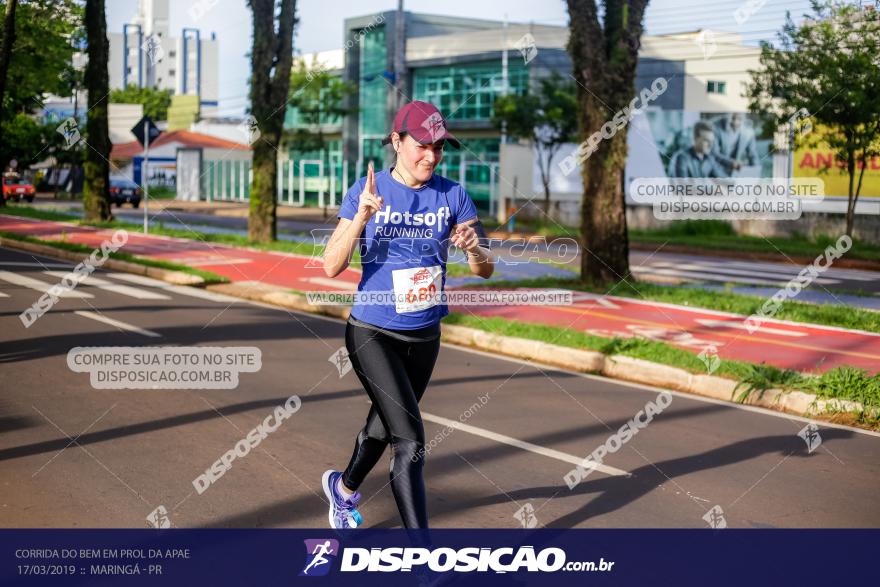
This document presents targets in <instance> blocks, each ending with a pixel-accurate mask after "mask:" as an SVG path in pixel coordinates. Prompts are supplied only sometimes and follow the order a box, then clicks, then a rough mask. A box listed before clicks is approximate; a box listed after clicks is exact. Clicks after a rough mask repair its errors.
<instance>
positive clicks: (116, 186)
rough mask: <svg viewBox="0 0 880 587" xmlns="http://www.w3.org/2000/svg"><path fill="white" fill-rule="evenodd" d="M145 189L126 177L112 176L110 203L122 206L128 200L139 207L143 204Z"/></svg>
mask: <svg viewBox="0 0 880 587" xmlns="http://www.w3.org/2000/svg"><path fill="white" fill-rule="evenodd" d="M141 197H143V190H141V188H140V186H139V185H138V184H136V183H135V182H133V181H131V180H130V179H127V178H125V177H111V178H110V203H111V204H116V205H117V206H122V205H123V204H125V203H126V202H128V203H129V204H131V205H132V206H134V207H135V208H137V207H138V206H140V205H141Z"/></svg>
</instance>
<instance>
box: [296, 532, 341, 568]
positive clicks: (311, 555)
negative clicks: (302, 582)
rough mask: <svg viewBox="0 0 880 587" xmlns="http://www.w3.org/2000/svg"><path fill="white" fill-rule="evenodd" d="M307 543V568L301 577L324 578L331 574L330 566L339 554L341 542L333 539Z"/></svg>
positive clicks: (319, 539) (315, 539)
mask: <svg viewBox="0 0 880 587" xmlns="http://www.w3.org/2000/svg"><path fill="white" fill-rule="evenodd" d="M304 542H305V543H306V566H305V567H304V568H303V570H302V572H301V573H300V574H299V576H300V577H322V576H324V575H326V574H327V573H329V572H330V566H331V563H332V562H333V560H334V559H335V558H336V555H338V554H339V541H338V540H333V539H332V538H311V539H306V540H304Z"/></svg>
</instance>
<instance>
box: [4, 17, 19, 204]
mask: <svg viewBox="0 0 880 587" xmlns="http://www.w3.org/2000/svg"><path fill="white" fill-rule="evenodd" d="M17 6H18V0H8V1H7V2H6V17H5V19H4V21H3V46H2V47H0V110H2V106H3V97H4V96H5V95H6V74H7V73H8V72H9V60H10V59H11V57H12V45H13V44H15V8H16V7H17ZM2 140H3V117H2V116H0V141H2ZM5 170H6V161H0V173H2V172H3V171H5ZM0 199H2V197H0ZM4 203H5V201H4Z"/></svg>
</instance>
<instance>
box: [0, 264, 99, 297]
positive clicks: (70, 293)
mask: <svg viewBox="0 0 880 587" xmlns="http://www.w3.org/2000/svg"><path fill="white" fill-rule="evenodd" d="M0 279H2V280H3V281H8V282H9V283H11V284H13V285H20V286H22V287H27V288H30V289H35V290H37V291H41V292H43V293H45V292H47V291H49V289H50V288H51V287H52V286H54V285H57V284H55V283H46V282H45V281H40V280H39V279H34V278H33V277H28V276H27V275H20V274H18V273H12V272H11V271H0ZM62 290H63V291H61V293H60V294H59V295H58V297H60V298H81V299H89V298H93V297H95V296H93V295H92V294H90V293H85V292H81V291H76V290H68V289H67V288H62Z"/></svg>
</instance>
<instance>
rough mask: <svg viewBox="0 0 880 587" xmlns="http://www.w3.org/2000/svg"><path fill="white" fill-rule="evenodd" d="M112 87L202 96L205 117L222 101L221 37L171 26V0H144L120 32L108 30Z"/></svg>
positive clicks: (214, 111)
mask: <svg viewBox="0 0 880 587" xmlns="http://www.w3.org/2000/svg"><path fill="white" fill-rule="evenodd" d="M108 36H109V38H110V60H109V69H110V87H111V89H121V88H125V87H127V86H128V85H131V84H134V85H135V86H137V87H139V88H143V87H149V88H158V89H162V90H171V91H172V92H173V93H174V94H175V95H196V96H199V104H200V107H201V113H202V115H203V116H211V115H213V114H214V113H216V111H217V107H218V100H219V82H218V57H217V37H216V35H215V34H214V33H210V34H208V35H207V36H206V35H204V34H203V33H202V32H201V31H200V30H199V29H195V28H183V29H181V30H180V31H179V34H177V35H173V34H172V32H171V30H170V27H169V0H139V2H138V13H137V14H136V15H135V16H134V17H133V18H132V20H131V22H130V23H127V24H124V25H123V27H122V30H121V31H113V32H110V33H109V35H108Z"/></svg>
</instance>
